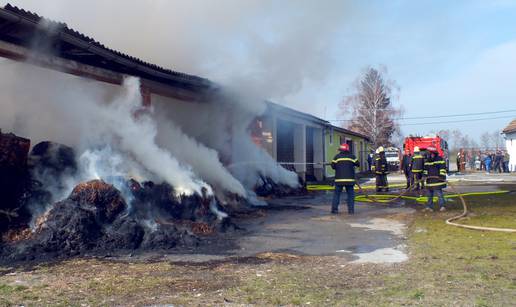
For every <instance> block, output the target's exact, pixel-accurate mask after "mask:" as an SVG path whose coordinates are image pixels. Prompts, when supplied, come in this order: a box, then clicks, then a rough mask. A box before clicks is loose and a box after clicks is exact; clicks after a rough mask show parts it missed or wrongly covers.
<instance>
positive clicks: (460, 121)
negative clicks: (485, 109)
mask: <svg viewBox="0 0 516 307" xmlns="http://www.w3.org/2000/svg"><path fill="white" fill-rule="evenodd" d="M513 117H514V116H513V115H509V116H498V117H487V118H474V119H463V120H451V121H439V122H427V123H409V124H400V126H419V125H435V124H455V123H464V122H475V121H483V120H492V119H502V118H513Z"/></svg>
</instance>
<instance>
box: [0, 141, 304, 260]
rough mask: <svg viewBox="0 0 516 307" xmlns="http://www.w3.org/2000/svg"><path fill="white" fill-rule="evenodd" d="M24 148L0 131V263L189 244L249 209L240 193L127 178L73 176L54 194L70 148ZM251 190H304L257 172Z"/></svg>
mask: <svg viewBox="0 0 516 307" xmlns="http://www.w3.org/2000/svg"><path fill="white" fill-rule="evenodd" d="M29 150H30V140H28V139H25V138H21V137H18V136H16V135H14V134H2V133H1V132H0V235H1V237H0V259H2V260H3V261H26V260H29V261H30V260H38V259H55V258H66V257H73V256H81V255H89V254H93V253H96V254H109V253H112V252H117V251H118V252H121V251H133V250H170V249H175V248H180V247H187V248H195V247H197V246H199V245H200V244H202V243H203V238H204V237H206V236H212V235H215V234H219V233H222V232H225V231H228V230H234V229H235V224H233V222H232V221H231V217H232V216H233V215H236V214H238V213H239V212H240V213H241V212H242V210H247V211H249V210H251V211H252V210H253V209H252V208H251V205H250V204H249V203H248V202H247V201H246V200H245V199H242V198H238V197H229V198H230V201H227V200H225V201H224V203H223V205H221V203H222V202H220V201H219V200H218V199H216V197H214V196H209V195H207V194H206V193H204V192H205V191H203V193H202V194H203V195H198V194H194V195H191V196H177V195H176V193H174V188H173V187H172V186H170V185H169V184H167V183H155V182H150V181H144V182H138V181H136V180H134V179H131V178H109V179H108V180H106V181H103V180H91V181H84V182H80V183H78V184H76V185H75V186H74V187H73V189H72V191H71V193H69V194H68V195H67V196H66V195H65V196H63V197H62V199H55V195H56V193H57V194H59V192H61V193H63V192H65V191H67V189H70V187H69V183H68V182H67V180H69V178H73V177H74V176H75V175H76V174H77V172H78V165H77V162H76V157H75V152H74V150H73V149H72V148H71V147H68V146H65V145H61V144H57V143H53V142H41V143H39V144H37V145H35V146H34V147H33V148H32V150H30V152H29ZM108 182H109V183H108ZM113 182H116V183H117V184H113ZM115 186H116V187H115ZM50 187H51V188H50ZM255 192H256V194H257V195H258V196H261V197H281V196H287V195H293V194H303V193H304V192H305V190H304V189H303V188H300V189H292V188H289V187H288V186H284V185H279V184H276V183H275V182H273V181H272V180H270V179H268V178H262V183H261V184H258V185H257V186H256V188H255Z"/></svg>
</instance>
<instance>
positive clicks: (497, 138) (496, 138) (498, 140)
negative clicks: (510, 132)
mask: <svg viewBox="0 0 516 307" xmlns="http://www.w3.org/2000/svg"><path fill="white" fill-rule="evenodd" d="M491 142H492V144H493V147H495V148H496V149H503V148H505V141H504V139H503V137H502V134H501V133H500V131H499V130H496V131H493V133H492V134H491Z"/></svg>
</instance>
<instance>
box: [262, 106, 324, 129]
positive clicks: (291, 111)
mask: <svg viewBox="0 0 516 307" xmlns="http://www.w3.org/2000/svg"><path fill="white" fill-rule="evenodd" d="M267 106H268V107H269V109H270V110H271V111H275V112H278V111H279V112H285V113H287V114H290V115H293V116H296V117H299V118H304V119H306V120H309V121H312V122H315V123H318V124H321V125H323V126H326V125H328V124H329V122H328V121H326V120H324V119H322V118H319V117H317V116H315V115H312V114H309V113H305V112H301V111H298V110H295V109H292V108H289V107H286V106H283V105H280V104H277V103H274V102H271V101H267Z"/></svg>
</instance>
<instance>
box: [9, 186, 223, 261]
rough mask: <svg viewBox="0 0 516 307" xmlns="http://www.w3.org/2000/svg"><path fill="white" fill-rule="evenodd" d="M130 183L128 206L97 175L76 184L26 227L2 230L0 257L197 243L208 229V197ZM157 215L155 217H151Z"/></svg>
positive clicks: (211, 220) (211, 230)
mask: <svg viewBox="0 0 516 307" xmlns="http://www.w3.org/2000/svg"><path fill="white" fill-rule="evenodd" d="M127 185H128V186H129V187H132V189H131V191H132V193H134V194H132V195H131V198H132V201H131V205H130V206H128V204H127V203H126V201H125V200H124V197H123V195H122V193H121V192H120V191H119V190H118V189H116V188H115V187H114V186H113V185H110V184H108V183H106V182H104V181H101V180H93V181H89V182H84V183H80V184H78V185H77V186H76V187H75V188H74V189H73V191H72V192H71V194H70V195H69V197H68V198H66V199H65V200H63V201H59V202H57V203H55V204H54V205H53V206H52V207H51V209H50V210H49V211H48V212H46V213H45V214H44V215H42V216H40V217H39V218H38V219H37V220H36V223H35V226H34V228H33V229H32V231H31V232H28V231H27V230H23V231H13V232H11V233H9V234H8V235H4V241H5V242H7V244H5V246H4V247H5V249H4V251H3V253H0V258H4V259H6V258H7V259H14V260H32V259H35V258H36V259H40V258H41V259H45V258H48V257H71V256H76V255H84V254H95V253H100V254H102V253H106V252H112V251H122V250H136V249H141V250H151V249H170V248H175V247H177V246H190V247H191V246H197V245H199V244H200V239H199V238H198V237H197V235H210V234H212V233H214V231H215V228H214V224H215V223H217V221H218V220H217V217H216V216H215V215H214V214H212V213H211V212H210V209H209V203H210V200H209V199H204V198H202V197H200V196H198V195H197V196H188V197H179V198H178V197H176V196H175V194H174V190H173V189H172V187H171V186H170V185H167V184H152V183H150V182H147V183H144V184H142V185H140V184H139V183H137V182H136V181H134V180H131V181H127ZM157 217H159V218H157Z"/></svg>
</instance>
